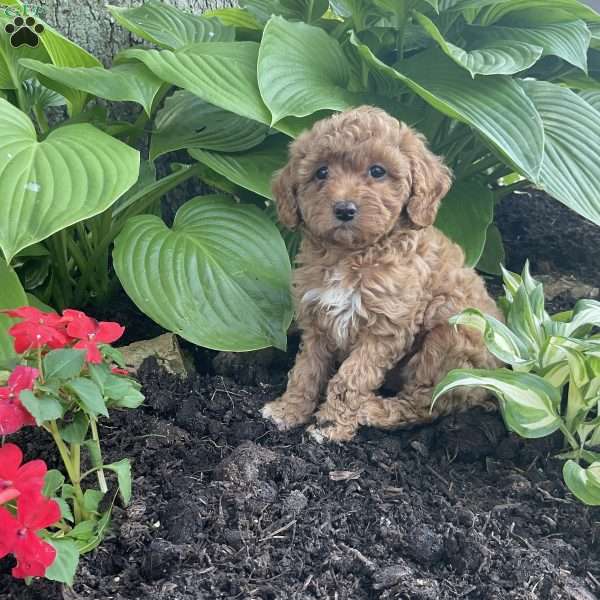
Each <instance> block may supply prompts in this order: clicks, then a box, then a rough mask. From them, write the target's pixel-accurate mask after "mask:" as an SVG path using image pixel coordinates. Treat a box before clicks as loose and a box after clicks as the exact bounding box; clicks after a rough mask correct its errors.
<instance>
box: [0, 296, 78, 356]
mask: <svg viewBox="0 0 600 600" xmlns="http://www.w3.org/2000/svg"><path fill="white" fill-rule="evenodd" d="M4 312H6V314H7V315H8V316H9V317H12V318H19V319H23V321H21V323H17V324H16V325H13V326H12V327H11V328H10V329H9V330H8V332H9V333H10V335H12V336H13V337H14V338H15V352H17V354H22V353H23V352H27V350H29V349H31V348H41V347H42V346H46V345H48V346H50V348H62V347H63V346H65V345H66V344H67V342H68V341H69V340H68V338H67V336H66V335H65V334H64V332H63V331H62V329H63V319H62V317H60V316H59V315H57V314H56V313H45V312H42V311H41V310H38V309H37V308H33V307H32V306H23V307H21V308H16V309H14V310H7V311H4Z"/></svg>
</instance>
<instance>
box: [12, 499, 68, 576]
mask: <svg viewBox="0 0 600 600" xmlns="http://www.w3.org/2000/svg"><path fill="white" fill-rule="evenodd" d="M59 520H60V508H59V506H58V504H57V503H56V502H55V501H54V500H50V499H49V498H44V496H42V495H41V494H33V493H28V494H23V495H21V496H19V498H18V499H17V515H16V517H13V516H12V515H11V514H10V513H9V512H8V511H7V510H6V509H4V508H0V558H2V557H3V556H6V554H8V553H12V554H14V556H15V558H16V559H17V566H16V567H14V568H13V570H12V574H13V577H19V578H24V577H43V576H44V575H45V573H46V569H47V568H48V567H49V566H50V565H51V564H52V563H53V562H54V559H55V558H56V550H55V549H54V548H53V547H52V546H51V545H50V544H49V543H48V542H45V541H43V540H42V539H40V538H39V537H38V535H37V532H38V531H39V530H40V529H44V528H46V527H49V526H50V525H54V524H55V523H56V522H57V521H59Z"/></svg>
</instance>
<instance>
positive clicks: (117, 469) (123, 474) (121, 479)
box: [104, 458, 131, 505]
mask: <svg viewBox="0 0 600 600" xmlns="http://www.w3.org/2000/svg"><path fill="white" fill-rule="evenodd" d="M104 468H105V469H108V470H109V471H113V472H114V473H116V474H117V482H118V484H119V493H120V494H121V498H122V500H123V504H125V505H127V504H129V501H130V500H131V462H130V461H129V459H128V458H124V459H122V460H120V461H119V462H116V463H112V464H110V465H104Z"/></svg>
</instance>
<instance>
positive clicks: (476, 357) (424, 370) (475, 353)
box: [358, 324, 497, 429]
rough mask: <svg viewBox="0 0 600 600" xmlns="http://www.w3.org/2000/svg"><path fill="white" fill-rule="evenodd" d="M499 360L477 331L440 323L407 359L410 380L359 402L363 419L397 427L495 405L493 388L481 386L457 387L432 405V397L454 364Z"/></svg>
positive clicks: (483, 364) (491, 364)
mask: <svg viewBox="0 0 600 600" xmlns="http://www.w3.org/2000/svg"><path fill="white" fill-rule="evenodd" d="M496 366H497V363H496V361H495V359H494V358H493V357H492V356H491V355H490V354H489V353H488V352H487V350H486V349H485V346H484V345H483V341H482V340H481V337H480V335H479V333H478V332H475V331H473V330H468V329H466V328H460V329H458V330H455V329H454V328H452V327H450V326H449V325H445V324H444V325H438V326H437V327H435V328H434V329H432V330H431V331H430V332H429V333H428V334H427V335H426V337H425V339H424V341H423V346H422V348H421V350H420V351H419V352H418V353H417V354H415V355H414V356H413V357H412V358H411V360H410V361H409V362H408V363H407V365H406V367H405V370H404V378H405V381H406V383H405V385H404V387H403V388H402V390H401V391H400V392H399V393H398V395H396V396H394V397H392V398H383V397H381V396H377V395H375V394H372V395H371V396H370V397H369V399H368V400H367V401H366V402H364V403H363V404H362V406H361V407H360V410H359V413H358V420H359V423H360V425H366V426H370V427H379V428H382V429H396V428H402V427H411V426H415V425H419V424H424V423H430V422H431V421H433V420H435V419H436V418H438V417H440V416H443V415H447V414H450V413H454V412H462V411H465V410H467V409H469V408H472V407H474V406H482V407H484V408H487V409H489V410H492V409H494V408H495V406H496V405H495V403H494V402H493V400H492V399H491V398H490V396H489V393H488V392H487V391H485V390H482V389H478V388H470V387H469V388H458V389H456V390H453V391H452V392H450V393H449V394H446V395H445V396H443V397H442V398H439V399H438V401H437V402H436V403H435V405H434V406H433V408H432V407H431V398H432V395H433V390H434V388H435V386H436V385H437V384H438V383H439V382H440V381H441V380H442V379H443V378H444V376H445V375H446V374H447V373H448V372H449V371H451V370H452V369H465V368H494V367H496Z"/></svg>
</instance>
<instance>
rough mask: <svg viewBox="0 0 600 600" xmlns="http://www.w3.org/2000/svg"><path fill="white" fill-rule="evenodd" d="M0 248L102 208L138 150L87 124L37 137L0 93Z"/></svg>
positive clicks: (122, 186) (123, 186)
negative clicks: (40, 138) (42, 137)
mask: <svg viewBox="0 0 600 600" xmlns="http://www.w3.org/2000/svg"><path fill="white" fill-rule="evenodd" d="M0 131H2V135H1V136H0V199H1V201H0V248H1V249H2V252H3V253H4V256H5V257H6V259H7V260H8V261H10V260H11V259H12V257H13V256H14V255H15V254H16V253H17V252H19V250H22V249H23V248H26V247H27V246H30V245H32V244H34V243H35V242H39V241H41V240H43V239H45V238H47V237H48V236H50V235H52V234H53V233H55V232H56V231H59V230H60V229H64V228H65V227H68V226H69V225H72V224H73V223H77V222H78V221H81V220H83V219H87V218H89V217H92V216H94V215H96V214H98V213H100V212H102V211H103V210H105V209H106V208H108V207H109V206H110V205H111V204H112V203H113V202H114V201H115V200H116V199H117V198H118V197H119V196H120V195H121V194H122V193H123V192H125V191H126V190H127V189H128V188H130V187H131V186H132V185H133V184H134V183H135V181H136V179H137V174H138V169H139V153H138V152H137V151H136V150H134V149H133V148H130V147H129V146H126V145H125V144H123V143H122V142H119V141H118V140H116V139H114V138H112V137H110V136H109V135H106V134H105V133H103V132H101V131H99V130H98V129H96V128H94V127H92V126H91V125H87V124H79V125H67V126H65V127H60V128H58V129H56V130H54V131H53V132H52V133H51V134H50V135H49V136H48V137H47V138H46V139H45V140H44V141H42V142H38V141H37V136H36V132H35V127H34V126H33V124H32V123H31V121H30V120H29V118H28V117H27V115H25V114H24V113H22V112H21V111H20V110H18V109H17V108H15V107H14V106H12V105H11V104H9V103H8V102H6V100H1V99H0Z"/></svg>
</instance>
